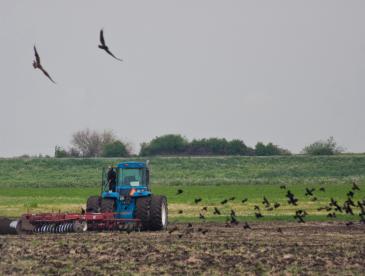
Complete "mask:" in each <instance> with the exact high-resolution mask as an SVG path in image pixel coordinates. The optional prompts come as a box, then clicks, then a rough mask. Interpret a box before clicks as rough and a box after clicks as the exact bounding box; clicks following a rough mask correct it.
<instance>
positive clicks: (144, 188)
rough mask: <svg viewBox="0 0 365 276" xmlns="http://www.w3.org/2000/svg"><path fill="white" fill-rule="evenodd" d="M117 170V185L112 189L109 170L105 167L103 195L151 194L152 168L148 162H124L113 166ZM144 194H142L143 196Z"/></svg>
mask: <svg viewBox="0 0 365 276" xmlns="http://www.w3.org/2000/svg"><path fill="white" fill-rule="evenodd" d="M113 169H114V171H115V172H116V176H117V177H116V185H115V187H114V188H113V189H112V190H110V189H109V188H110V187H109V181H108V177H107V175H108V170H107V169H103V177H102V191H101V194H102V197H103V198H106V197H115V198H117V197H118V196H120V195H122V196H127V195H130V196H132V193H133V195H134V194H135V196H137V195H142V194H143V195H145V196H146V195H150V193H148V194H146V192H149V191H150V185H149V182H150V170H149V167H148V161H147V162H122V163H119V164H118V165H117V166H116V167H114V168H113ZM143 195H142V196H143Z"/></svg>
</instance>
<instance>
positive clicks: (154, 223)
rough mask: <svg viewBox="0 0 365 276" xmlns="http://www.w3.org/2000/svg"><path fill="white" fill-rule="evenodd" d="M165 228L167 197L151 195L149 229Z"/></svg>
mask: <svg viewBox="0 0 365 276" xmlns="http://www.w3.org/2000/svg"><path fill="white" fill-rule="evenodd" d="M166 228H167V199H166V197H165V196H156V195H153V196H152V197H151V207H150V230H153V231H156V230H165V229H166Z"/></svg>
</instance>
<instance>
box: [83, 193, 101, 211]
mask: <svg viewBox="0 0 365 276" xmlns="http://www.w3.org/2000/svg"><path fill="white" fill-rule="evenodd" d="M86 212H89V213H99V212H100V205H99V197H98V196H90V197H89V198H88V199H87V203H86Z"/></svg>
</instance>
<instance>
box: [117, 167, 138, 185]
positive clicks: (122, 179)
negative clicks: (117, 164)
mask: <svg viewBox="0 0 365 276" xmlns="http://www.w3.org/2000/svg"><path fill="white" fill-rule="evenodd" d="M118 184H119V185H121V186H141V185H143V170H141V169H121V170H120V171H119V179H118Z"/></svg>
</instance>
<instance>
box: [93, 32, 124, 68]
mask: <svg viewBox="0 0 365 276" xmlns="http://www.w3.org/2000/svg"><path fill="white" fill-rule="evenodd" d="M100 44H101V45H98V47H99V48H100V49H102V50H104V51H105V52H107V53H108V54H109V55H111V56H112V57H113V58H115V59H117V60H119V61H123V60H122V59H120V58H117V57H116V56H115V55H114V54H113V53H112V52H110V50H109V47H108V46H107V45H106V44H105V40H104V31H103V29H101V30H100Z"/></svg>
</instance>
